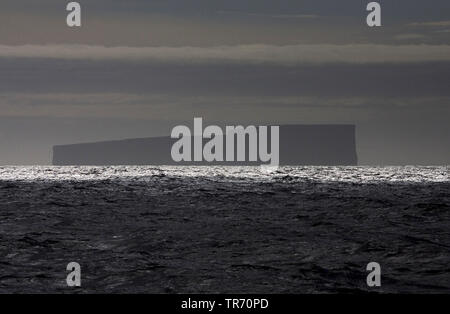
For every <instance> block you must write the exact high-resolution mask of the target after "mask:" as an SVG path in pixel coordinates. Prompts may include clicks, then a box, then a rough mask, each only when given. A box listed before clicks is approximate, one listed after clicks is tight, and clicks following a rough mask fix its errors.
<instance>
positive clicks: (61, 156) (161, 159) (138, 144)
mask: <svg viewBox="0 0 450 314" xmlns="http://www.w3.org/2000/svg"><path fill="white" fill-rule="evenodd" d="M355 137H356V135H355V126H354V125H284V126H280V150H279V156H280V165H323V166H332V165H336V166H337V165H342V166H346V165H356V164H357V153H356V139H355ZM269 139H270V136H269ZM176 141H177V139H172V138H170V137H151V138H138V139H127V140H118V141H105V142H96V143H84V144H72V145H57V146H54V147H53V165H260V164H261V162H248V161H247V162H226V161H225V162H205V161H203V162H181V163H177V162H174V161H173V160H172V157H171V149H172V144H173V143H175V142H176ZM207 141H208V139H204V140H203V143H206V142H207ZM223 142H224V151H225V139H224V141H223ZM247 146H248V145H247ZM268 147H269V149H270V141H269V144H268ZM235 152H236V149H235ZM246 156H248V154H246ZM246 159H248V158H246Z"/></svg>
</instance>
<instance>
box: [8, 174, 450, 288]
mask: <svg viewBox="0 0 450 314" xmlns="http://www.w3.org/2000/svg"><path fill="white" fill-rule="evenodd" d="M0 200H1V202H0V292H74V291H75V292H144V293H145V292H157V293H159V292H168V293H182V292H187V293H191V292H198V293H202V292H210V293H213V292H228V293H246V292H251V293H281V292H286V293H312V292H365V291H371V290H370V289H369V288H368V287H367V286H366V275H367V272H366V270H365V267H366V265H367V263H369V262H371V261H376V262H378V263H380V264H381V266H382V287H381V288H378V289H376V291H379V292H424V293H425V292H447V293H448V292H450V266H449V265H450V180H449V167H385V168H376V167H283V168H280V169H279V170H278V171H274V172H273V171H267V170H265V169H261V168H258V167H197V168H196V167H129V166H123V167H0ZM72 261H76V262H78V263H79V264H81V267H82V287H81V288H76V289H75V290H74V289H73V288H68V287H66V283H65V278H66V274H67V273H68V272H67V271H66V265H67V264H68V263H69V262H72Z"/></svg>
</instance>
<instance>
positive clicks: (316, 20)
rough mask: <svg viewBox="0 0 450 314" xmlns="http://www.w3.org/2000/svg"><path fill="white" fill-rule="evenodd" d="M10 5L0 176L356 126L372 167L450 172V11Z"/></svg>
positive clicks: (144, 3)
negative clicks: (229, 137)
mask: <svg viewBox="0 0 450 314" xmlns="http://www.w3.org/2000/svg"><path fill="white" fill-rule="evenodd" d="M68 2H69V1H65V0H40V1H29V0H2V1H1V4H0V164H2V165H12V164H18V165H23V164H27V165H28V164H49V163H50V161H51V148H52V146H53V145H55V144H71V143H79V142H90V141H101V140H111V139H123V138H132V137H148V136H160V135H168V134H169V133H170V130H171V128H172V127H173V126H175V125H178V124H184V123H186V122H187V121H192V120H193V118H194V117H203V119H204V123H206V124H228V125H235V124H257V125H260V124H294V123H295V124H355V125H356V127H357V149H358V155H359V161H360V163H361V164H363V165H405V164H407V165H443V164H445V165H448V164H450V145H449V144H448V143H450V123H449V122H450V121H449V117H450V88H449V86H450V1H448V0H433V1H432V2H430V1H418V0H396V1H380V3H381V6H382V24H383V26H382V27H376V28H370V27H368V26H367V24H366V16H367V14H368V12H367V11H366V5H367V3H368V2H369V1H364V0H346V1H335V0H314V1H313V0H308V1H303V0H276V1H275V0H226V1H225V0H183V1H179V0H176V1H175V0H126V1H125V0H89V1H87V0H84V1H78V2H79V3H80V4H81V7H82V26H81V27H80V28H70V27H68V26H67V25H66V16H67V13H68V12H67V11H66V10H65V9H66V5H67V3H68Z"/></svg>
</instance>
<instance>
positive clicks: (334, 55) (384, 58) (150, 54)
mask: <svg viewBox="0 0 450 314" xmlns="http://www.w3.org/2000/svg"><path fill="white" fill-rule="evenodd" d="M0 58H46V59H65V60H94V61H96V60H97V61H101V60H105V61H107V60H117V61H138V62H155V63H181V64H210V63H233V64H234V63H236V64H241V63H242V64H276V65H302V64H324V63H349V64H367V63H418V62H446V61H450V45H377V44H354V45H330V44H318V45H286V46H275V45H263V44H261V45H237V46H215V47H105V46H91V45H22V46H6V45H0Z"/></svg>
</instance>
